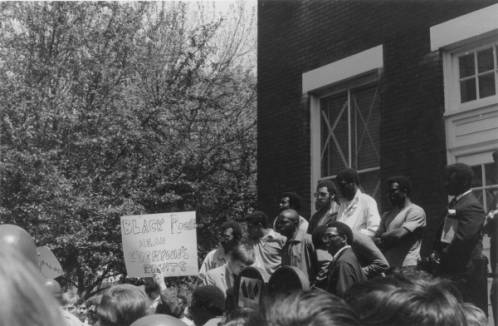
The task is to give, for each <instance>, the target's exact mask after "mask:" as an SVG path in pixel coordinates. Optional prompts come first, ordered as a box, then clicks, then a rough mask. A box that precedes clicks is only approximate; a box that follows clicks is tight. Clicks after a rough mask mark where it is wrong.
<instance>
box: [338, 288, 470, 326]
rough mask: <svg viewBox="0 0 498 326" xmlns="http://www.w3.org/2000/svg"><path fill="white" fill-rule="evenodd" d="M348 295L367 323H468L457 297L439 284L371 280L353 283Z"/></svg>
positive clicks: (392, 325) (445, 325) (447, 325)
mask: <svg viewBox="0 0 498 326" xmlns="http://www.w3.org/2000/svg"><path fill="white" fill-rule="evenodd" d="M346 298H347V301H348V303H349V304H350V306H351V307H352V308H353V310H354V311H355V312H356V313H357V314H358V316H359V318H360V321H361V322H362V323H364V324H365V325H370V326H397V325H406V326H433V325H441V326H450V325H455V326H465V325H467V324H466V321H465V316H464V313H463V310H462V309H461V307H460V303H459V301H458V300H457V298H455V296H453V295H452V294H451V293H450V292H449V291H447V290H445V289H444V288H440V287H439V286H438V285H437V284H435V285H433V286H428V285H427V286H411V285H410V284H409V283H405V284H393V283H390V281H389V280H371V281H367V282H364V283H361V284H357V285H353V287H352V288H351V289H350V290H349V291H348V294H347V295H346Z"/></svg>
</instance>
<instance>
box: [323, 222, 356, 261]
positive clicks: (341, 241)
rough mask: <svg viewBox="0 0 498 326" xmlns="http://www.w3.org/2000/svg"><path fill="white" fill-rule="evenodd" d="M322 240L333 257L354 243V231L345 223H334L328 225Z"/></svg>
mask: <svg viewBox="0 0 498 326" xmlns="http://www.w3.org/2000/svg"><path fill="white" fill-rule="evenodd" d="M321 239H322V242H323V243H324V246H325V247H326V248H327V250H328V252H329V253H331V254H332V255H333V254H335V253H336V252H338V251H339V249H341V248H342V247H344V246H347V245H351V244H352V243H353V231H351V228H350V227H349V226H347V225H346V224H344V223H341V222H332V223H329V224H328V226H327V229H325V232H324V234H323V235H322V236H321Z"/></svg>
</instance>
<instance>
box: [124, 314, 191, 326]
mask: <svg viewBox="0 0 498 326" xmlns="http://www.w3.org/2000/svg"><path fill="white" fill-rule="evenodd" d="M186 325H187V324H185V323H184V322H182V321H181V320H180V319H178V318H175V317H172V316H168V315H159V314H153V315H148V316H145V317H142V318H140V319H137V320H136V321H134V322H133V323H132V324H131V326H186Z"/></svg>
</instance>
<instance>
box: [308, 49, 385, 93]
mask: <svg viewBox="0 0 498 326" xmlns="http://www.w3.org/2000/svg"><path fill="white" fill-rule="evenodd" d="M383 67H384V51H383V47H382V45H378V46H376V47H373V48H370V49H368V50H365V51H362V52H359V53H356V54H354V55H352V56H349V57H346V58H344V59H341V60H338V61H335V62H332V63H329V64H327V65H325V66H321V67H318V68H316V69H313V70H310V71H307V72H305V73H303V74H302V89H303V94H305V93H308V92H311V91H315V90H318V89H320V88H323V87H326V86H330V85H331V84H334V83H337V82H340V81H344V80H346V79H348V78H351V77H355V76H358V75H361V74H363V73H366V72H370V71H372V70H375V69H380V68H383Z"/></svg>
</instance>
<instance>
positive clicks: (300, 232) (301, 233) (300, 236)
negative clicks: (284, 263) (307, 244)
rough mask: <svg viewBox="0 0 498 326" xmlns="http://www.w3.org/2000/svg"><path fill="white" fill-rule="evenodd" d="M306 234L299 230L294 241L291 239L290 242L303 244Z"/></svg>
mask: <svg viewBox="0 0 498 326" xmlns="http://www.w3.org/2000/svg"><path fill="white" fill-rule="evenodd" d="M305 234H306V233H304V232H302V231H301V230H299V229H297V232H296V233H295V235H294V237H293V238H292V239H289V242H302V241H303V239H304V236H305Z"/></svg>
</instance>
